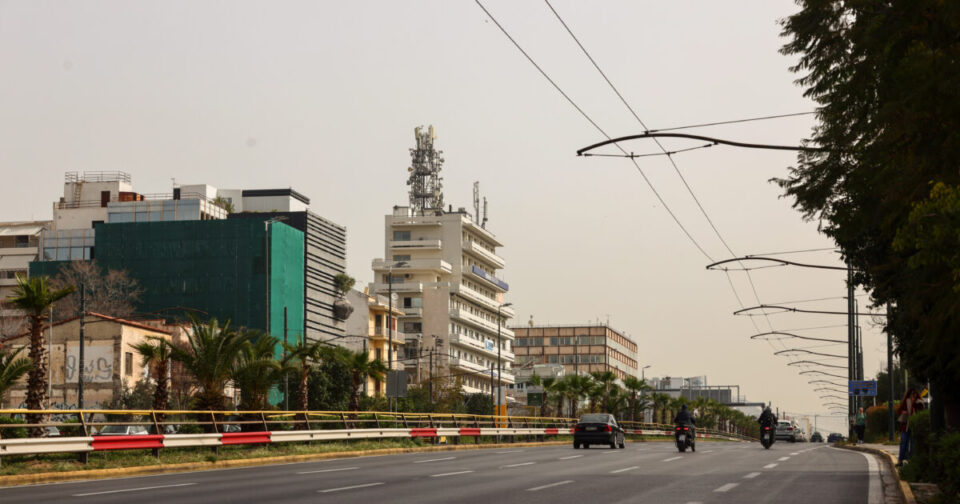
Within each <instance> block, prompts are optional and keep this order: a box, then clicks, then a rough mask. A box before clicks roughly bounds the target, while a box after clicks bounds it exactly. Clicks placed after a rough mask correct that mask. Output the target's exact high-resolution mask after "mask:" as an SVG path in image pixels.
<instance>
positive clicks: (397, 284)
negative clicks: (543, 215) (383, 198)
mask: <svg viewBox="0 0 960 504" xmlns="http://www.w3.org/2000/svg"><path fill="white" fill-rule="evenodd" d="M418 214H419V215H418ZM385 230H386V233H385V236H384V239H385V240H384V241H385V243H386V246H385V257H386V259H376V260H374V261H373V270H374V274H375V279H376V280H375V282H374V284H373V291H374V292H376V293H377V294H383V295H386V294H387V293H388V292H389V291H390V290H391V289H390V288H389V285H388V282H390V279H391V278H392V291H393V293H394V294H396V303H397V305H398V306H399V307H400V309H401V310H403V312H404V315H403V316H402V317H401V319H400V323H401V328H400V332H402V333H404V334H405V335H406V338H407V340H406V345H407V352H406V357H407V358H406V359H405V363H406V366H407V368H408V370H411V371H412V370H415V369H417V367H418V364H422V362H423V361H424V359H427V358H428V356H429V353H431V352H432V353H433V356H434V362H435V366H436V369H437V372H439V373H440V376H445V375H447V374H451V375H453V376H456V377H459V378H461V380H462V383H463V388H464V390H465V391H466V392H490V389H491V376H492V377H493V379H494V380H496V377H497V375H496V370H497V357H498V355H497V344H498V341H499V345H500V354H499V356H500V365H501V367H502V369H503V377H502V378H503V384H504V386H507V385H508V384H512V383H513V382H514V377H513V373H512V372H511V367H512V364H513V360H514V355H513V331H512V330H510V329H508V328H507V321H508V320H509V319H511V318H513V317H514V312H513V310H511V309H510V307H504V306H503V304H504V294H506V292H507V290H508V289H509V286H508V285H507V283H506V282H503V281H502V280H500V279H499V278H497V270H500V269H502V268H503V267H504V266H505V263H504V260H503V259H502V258H501V257H500V256H498V255H497V253H496V250H497V247H500V246H502V245H503V244H502V243H500V241H499V240H497V238H496V237H495V236H494V235H493V233H491V232H490V231H488V230H486V229H485V228H484V227H483V226H482V225H481V224H479V223H477V222H476V220H474V219H473V218H472V217H471V215H470V214H468V213H467V212H466V211H465V210H462V209H461V210H459V211H453V212H452V211H446V212H444V211H442V210H439V211H431V212H429V213H427V212H414V210H413V209H411V208H410V207H395V208H394V211H393V214H392V215H387V216H386V222H385ZM391 271H392V273H391ZM498 316H499V317H500V320H499V327H498ZM498 335H499V336H498ZM421 349H422V352H421V351H420V350H421ZM418 357H419V358H418ZM411 375H412V376H416V374H415V373H413V372H412V373H411ZM421 376H423V374H422V372H421Z"/></svg>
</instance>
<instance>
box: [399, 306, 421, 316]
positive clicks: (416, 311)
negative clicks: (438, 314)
mask: <svg viewBox="0 0 960 504" xmlns="http://www.w3.org/2000/svg"><path fill="white" fill-rule="evenodd" d="M401 310H403V314H404V315H406V316H407V317H423V308H421V307H419V306H418V307H416V308H414V307H410V308H401Z"/></svg>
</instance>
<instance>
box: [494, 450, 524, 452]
mask: <svg viewBox="0 0 960 504" xmlns="http://www.w3.org/2000/svg"><path fill="white" fill-rule="evenodd" d="M522 451H523V450H509V451H498V452H493V453H520V452H522Z"/></svg>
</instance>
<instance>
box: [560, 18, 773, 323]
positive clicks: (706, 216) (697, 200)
mask: <svg viewBox="0 0 960 504" xmlns="http://www.w3.org/2000/svg"><path fill="white" fill-rule="evenodd" d="M544 2H545V3H546V4H547V7H549V8H550V11H551V12H553V14H554V16H556V17H557V20H558V21H560V24H561V25H563V27H564V29H566V31H567V33H568V34H570V37H572V38H573V40H574V42H576V44H577V46H579V47H580V50H581V51H583V54H584V55H585V56H586V57H587V59H588V60H590V63H591V64H593V67H594V68H596V69H597V72H599V73H600V75H601V76H602V77H603V80H605V81H606V82H607V84H608V85H609V86H610V89H611V90H613V92H614V93H615V94H616V95H617V97H618V98H620V101H621V103H623V105H624V106H625V107H627V110H629V111H630V114H631V115H633V117H634V119H636V120H637V122H638V123H639V124H640V126H642V127H643V129H644V130H649V128H647V125H646V123H644V122H643V120H642V119H640V116H639V115H637V113H636V111H635V110H634V108H633V107H632V106H630V104H629V103H628V102H627V100H626V98H624V97H623V94H622V93H620V90H619V89H617V87H616V86H615V85H614V84H613V82H612V81H611V80H610V78H609V77H607V74H606V73H605V72H604V71H603V69H601V68H600V65H599V64H597V62H596V60H594V59H593V56H591V55H590V52H589V51H587V48H586V47H584V46H583V44H582V43H581V42H580V39H579V38H577V36H576V35H575V34H574V33H573V30H571V29H570V26H568V25H567V23H566V21H564V20H563V17H562V16H560V13H559V12H557V10H556V9H554V8H553V5H551V4H550V0H544ZM653 141H654V142H655V143H656V144H657V147H659V148H660V150H661V151H663V152H664V154H666V156H667V159H669V160H670V164H671V165H672V166H673V169H674V171H675V172H676V173H677V176H679V177H680V180H681V181H682V182H683V185H684V187H685V188H686V189H687V192H688V193H689V194H690V196H691V197H692V198H693V201H694V202H695V203H696V204H697V208H699V209H700V213H701V214H703V217H704V219H706V221H707V223H708V224H709V225H710V228H711V229H713V232H714V233H715V234H716V235H717V238H718V239H719V240H720V243H722V244H723V246H724V248H726V249H727V252H729V253H730V255H731V256H733V257H737V254H736V253H735V252H734V251H733V249H732V248H730V245H729V244H728V243H727V240H726V239H725V238H724V237H723V235H722V234H721V233H720V230H719V229H717V226H716V225H715V224H714V222H713V219H712V218H711V217H710V215H709V214H708V213H707V210H706V209H705V208H704V207H703V204H702V203H701V202H700V198H698V197H697V195H696V194H695V193H694V192H693V188H692V187H690V184H689V183H688V182H687V179H686V177H684V176H683V173H682V172H681V171H680V167H679V166H677V162H676V160H674V159H673V156H672V155H670V154H667V153H668V152H669V151H668V150H667V148H666V147H664V146H663V144H662V143H660V140H659V139H657V138H654V139H653ZM618 147H619V145H618ZM621 150H623V149H622V148H621ZM631 161H633V162H634V164H636V160H635V159H633V158H631ZM637 169H639V165H637ZM746 273H747V279H748V281H749V282H750V289H751V290H752V291H753V295H754V297H755V298H756V300H757V303H760V304H763V303H762V302H761V301H760V296H759V295H758V293H757V286H756V284H755V283H754V281H753V277H752V276H751V275H750V272H749V271H748V272H746ZM731 285H732V283H731ZM766 321H767V325H768V326H769V327H770V330H773V325H772V323H771V322H770V319H769V318H767V319H766Z"/></svg>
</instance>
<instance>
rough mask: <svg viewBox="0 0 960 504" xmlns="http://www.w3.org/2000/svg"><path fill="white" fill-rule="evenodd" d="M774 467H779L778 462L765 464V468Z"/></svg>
mask: <svg viewBox="0 0 960 504" xmlns="http://www.w3.org/2000/svg"><path fill="white" fill-rule="evenodd" d="M774 467H777V464H767V465H765V466H763V468H764V469H773V468H774Z"/></svg>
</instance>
